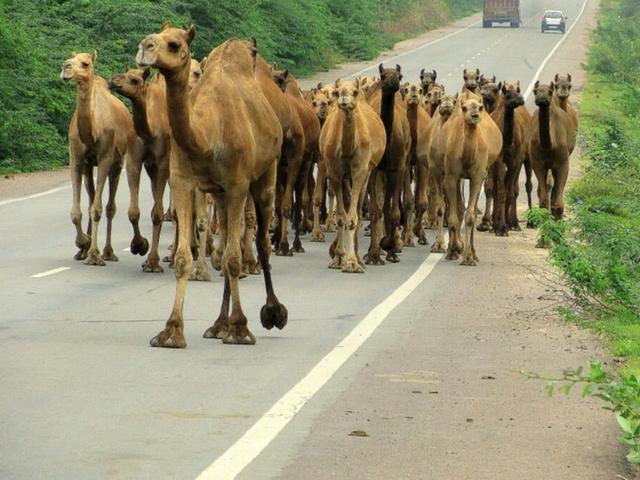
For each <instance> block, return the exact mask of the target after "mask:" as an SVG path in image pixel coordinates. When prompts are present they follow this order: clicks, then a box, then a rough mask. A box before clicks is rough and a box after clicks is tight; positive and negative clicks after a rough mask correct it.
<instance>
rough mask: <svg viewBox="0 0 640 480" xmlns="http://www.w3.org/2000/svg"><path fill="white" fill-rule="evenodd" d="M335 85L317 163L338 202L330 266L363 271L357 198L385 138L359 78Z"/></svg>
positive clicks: (378, 119)
mask: <svg viewBox="0 0 640 480" xmlns="http://www.w3.org/2000/svg"><path fill="white" fill-rule="evenodd" d="M335 86H336V89H335V93H334V97H335V100H336V105H337V108H334V109H332V110H331V112H330V113H329V115H328V117H327V120H326V122H325V124H324V126H323V128H322V133H321V136H320V152H321V154H322V158H323V160H322V161H323V162H324V164H325V165H326V169H327V177H328V179H329V182H330V183H331V185H332V186H333V189H334V191H335V193H336V201H337V217H338V233H337V236H336V240H335V242H334V246H333V248H332V250H333V260H332V261H331V263H330V264H329V268H336V269H337V268H340V269H342V271H343V272H346V273H364V265H363V264H362V261H361V260H360V258H359V257H358V251H357V235H358V230H359V223H360V215H361V212H362V201H363V199H364V195H365V193H366V185H367V181H368V178H369V175H370V174H371V172H372V171H373V170H374V169H375V168H376V166H377V165H378V164H379V163H380V159H381V158H382V155H383V154H384V150H385V142H386V136H385V133H384V125H383V124H382V121H381V120H380V117H379V116H378V114H377V113H376V112H375V111H374V110H373V109H372V108H371V107H370V106H369V105H368V104H367V102H366V101H365V100H364V98H363V97H364V95H363V94H362V93H361V92H360V88H359V82H358V80H355V81H351V82H348V81H342V82H341V81H339V80H338V81H336V85H335ZM349 183H350V187H351V188H350V192H349V193H347V192H346V186H347V184H349ZM345 228H346V229H347V231H348V234H347V238H346V244H347V245H346V248H345Z"/></svg>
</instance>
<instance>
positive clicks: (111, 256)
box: [102, 161, 122, 262]
mask: <svg viewBox="0 0 640 480" xmlns="http://www.w3.org/2000/svg"><path fill="white" fill-rule="evenodd" d="M120 172H122V163H120V162H119V161H117V162H116V163H115V164H114V165H113V167H111V171H110V172H109V201H108V202H107V208H106V210H107V241H106V243H105V245H104V250H103V251H102V258H103V259H104V260H106V261H109V262H117V261H118V257H117V256H116V254H115V253H114V252H113V246H112V245H111V226H112V222H113V217H115V215H116V192H117V191H118V183H120Z"/></svg>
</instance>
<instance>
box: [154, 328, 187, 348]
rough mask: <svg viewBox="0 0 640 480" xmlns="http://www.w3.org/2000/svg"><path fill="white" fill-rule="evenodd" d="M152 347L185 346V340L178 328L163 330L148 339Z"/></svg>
mask: <svg viewBox="0 0 640 480" xmlns="http://www.w3.org/2000/svg"><path fill="white" fill-rule="evenodd" d="M149 345H151V346H152V347H162V348H185V347H186V346H187V341H186V340H185V339H184V335H183V333H182V332H181V331H179V330H177V329H176V330H173V331H167V330H163V331H161V332H160V333H159V334H158V335H156V336H155V337H153V338H152V339H151V340H150V341H149Z"/></svg>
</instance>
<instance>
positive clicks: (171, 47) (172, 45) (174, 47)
mask: <svg viewBox="0 0 640 480" xmlns="http://www.w3.org/2000/svg"><path fill="white" fill-rule="evenodd" d="M169 50H171V51H172V52H177V51H178V50H180V44H179V43H178V42H169Z"/></svg>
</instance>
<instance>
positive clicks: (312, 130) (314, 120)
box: [272, 69, 320, 255]
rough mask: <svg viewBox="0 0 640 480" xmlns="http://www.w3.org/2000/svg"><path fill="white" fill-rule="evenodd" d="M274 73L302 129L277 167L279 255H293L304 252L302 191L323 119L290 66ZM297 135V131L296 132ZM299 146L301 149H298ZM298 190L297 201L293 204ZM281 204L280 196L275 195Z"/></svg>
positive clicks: (295, 124) (297, 125)
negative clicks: (290, 230)
mask: <svg viewBox="0 0 640 480" xmlns="http://www.w3.org/2000/svg"><path fill="white" fill-rule="evenodd" d="M272 76H273V79H274V81H275V82H276V84H277V85H278V86H279V87H280V89H281V90H282V92H283V93H284V94H285V97H286V99H287V101H288V102H289V107H290V108H291V112H292V116H293V125H294V129H295V132H299V133H300V136H299V138H300V142H296V143H295V147H296V149H295V150H294V151H287V152H284V157H285V159H284V160H285V161H284V162H281V163H280V165H279V168H278V177H279V179H281V183H282V184H281V185H279V189H278V190H279V192H281V197H280V199H279V200H280V203H279V205H277V207H276V210H278V206H279V211H280V217H279V224H278V226H279V236H278V235H276V238H277V239H278V246H277V250H276V255H291V254H292V252H304V248H303V247H302V242H301V241H300V230H301V227H302V210H303V198H302V196H303V191H304V188H305V183H306V182H307V180H308V173H309V170H310V169H311V165H312V161H313V158H314V156H316V155H317V153H318V138H319V137H320V121H319V120H318V117H317V116H316V113H315V111H314V110H313V108H311V106H310V105H309V104H308V103H307V102H306V101H305V99H304V97H303V96H302V93H301V92H300V88H299V87H298V82H297V80H296V79H295V77H294V76H293V74H292V73H290V72H289V70H275V69H274V70H272ZM294 136H295V135H294ZM298 148H300V149H301V150H298ZM294 192H295V197H296V198H295V205H294V198H293V197H294ZM276 203H277V204H278V199H276ZM292 213H293V214H294V218H293V225H294V228H295V239H294V241H293V248H292V249H291V250H289V242H288V240H287V219H288V218H290V217H291V214H292Z"/></svg>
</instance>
